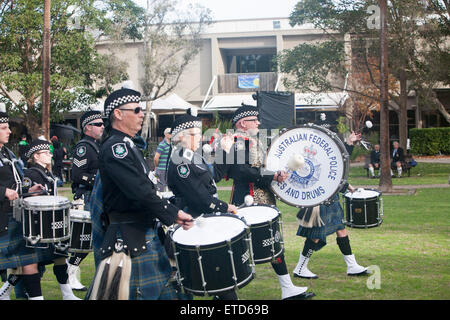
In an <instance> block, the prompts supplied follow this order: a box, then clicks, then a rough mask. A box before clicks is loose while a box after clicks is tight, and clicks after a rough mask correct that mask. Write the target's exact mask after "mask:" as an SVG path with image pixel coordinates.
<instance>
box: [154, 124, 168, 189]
mask: <svg viewBox="0 0 450 320" xmlns="http://www.w3.org/2000/svg"><path fill="white" fill-rule="evenodd" d="M170 137H171V134H170V128H166V129H165V130H164V139H163V140H162V141H161V142H160V143H159V145H158V147H157V148H156V153H155V157H154V158H153V163H154V164H155V173H156V176H157V177H158V179H159V182H158V185H157V188H158V190H159V191H161V192H163V191H164V189H165V188H166V186H167V161H168V160H169V157H170V154H169V152H170Z"/></svg>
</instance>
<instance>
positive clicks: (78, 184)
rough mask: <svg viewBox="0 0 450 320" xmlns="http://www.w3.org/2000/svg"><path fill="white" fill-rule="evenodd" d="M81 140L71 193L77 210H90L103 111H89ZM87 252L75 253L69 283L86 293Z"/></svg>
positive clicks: (102, 126) (73, 167)
mask: <svg viewBox="0 0 450 320" xmlns="http://www.w3.org/2000/svg"><path fill="white" fill-rule="evenodd" d="M80 122H81V130H82V131H83V136H82V139H81V140H80V141H79V142H78V143H77V145H76V146H75V152H74V155H73V165H72V192H73V193H74V196H73V199H74V202H73V203H74V204H78V207H77V209H79V210H86V211H89V198H90V194H91V191H92V187H93V185H94V180H95V176H96V174H97V171H98V167H99V165H98V163H99V162H98V154H99V151H100V144H99V141H100V139H101V137H102V135H103V131H104V129H105V127H104V124H103V120H102V113H101V112H100V111H87V112H85V113H84V114H83V115H82V116H81V119H80ZM87 255H88V253H80V252H79V253H73V254H72V256H71V257H70V259H69V261H68V262H69V283H70V285H71V287H72V289H73V290H82V291H84V290H86V287H85V286H84V285H82V284H81V282H80V267H79V266H80V264H81V261H83V259H84V258H86V256H87Z"/></svg>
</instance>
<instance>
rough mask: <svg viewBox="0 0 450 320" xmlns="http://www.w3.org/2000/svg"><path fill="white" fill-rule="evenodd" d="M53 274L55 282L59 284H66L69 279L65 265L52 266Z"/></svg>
mask: <svg viewBox="0 0 450 320" xmlns="http://www.w3.org/2000/svg"><path fill="white" fill-rule="evenodd" d="M53 273H54V274H55V276H56V280H58V283H60V284H66V283H67V279H69V275H68V274H67V264H61V265H54V266H53Z"/></svg>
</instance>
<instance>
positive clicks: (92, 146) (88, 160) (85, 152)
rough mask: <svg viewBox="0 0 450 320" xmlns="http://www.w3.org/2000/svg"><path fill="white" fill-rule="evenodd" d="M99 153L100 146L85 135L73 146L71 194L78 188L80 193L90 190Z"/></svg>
mask: <svg viewBox="0 0 450 320" xmlns="http://www.w3.org/2000/svg"><path fill="white" fill-rule="evenodd" d="M99 151H100V146H99V145H98V143H97V142H96V141H95V139H94V138H92V137H90V136H86V135H85V136H84V137H83V139H81V140H80V141H79V142H78V143H77V145H76V146H75V152H74V155H73V164H72V192H73V193H77V191H78V189H79V188H80V187H81V188H82V189H83V190H82V192H81V193H84V192H85V191H90V190H92V187H93V186H94V180H95V175H96V174H97V170H98V168H99V160H98V154H99Z"/></svg>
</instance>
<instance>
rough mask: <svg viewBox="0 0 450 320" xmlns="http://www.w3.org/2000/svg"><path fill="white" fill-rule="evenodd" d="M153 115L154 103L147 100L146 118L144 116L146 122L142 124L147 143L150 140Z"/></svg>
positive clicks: (143, 136) (143, 135)
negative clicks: (149, 133) (149, 132)
mask: <svg viewBox="0 0 450 320" xmlns="http://www.w3.org/2000/svg"><path fill="white" fill-rule="evenodd" d="M151 113H152V102H151V101H149V100H147V101H145V116H144V122H143V123H142V134H141V135H142V138H144V140H145V141H147V139H148V131H149V129H150V119H151V117H150V115H151Z"/></svg>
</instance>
